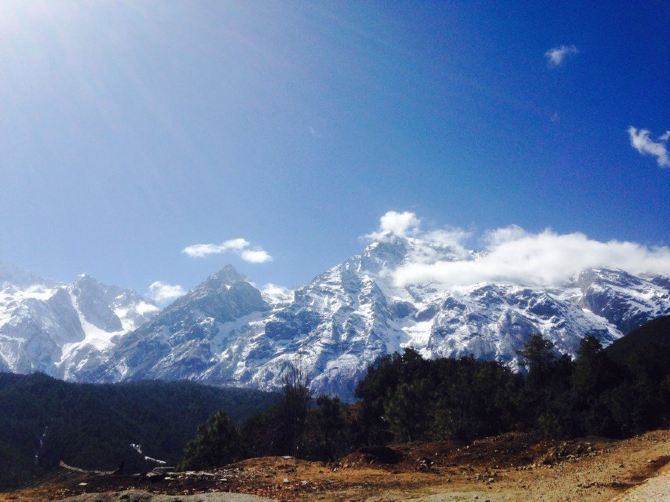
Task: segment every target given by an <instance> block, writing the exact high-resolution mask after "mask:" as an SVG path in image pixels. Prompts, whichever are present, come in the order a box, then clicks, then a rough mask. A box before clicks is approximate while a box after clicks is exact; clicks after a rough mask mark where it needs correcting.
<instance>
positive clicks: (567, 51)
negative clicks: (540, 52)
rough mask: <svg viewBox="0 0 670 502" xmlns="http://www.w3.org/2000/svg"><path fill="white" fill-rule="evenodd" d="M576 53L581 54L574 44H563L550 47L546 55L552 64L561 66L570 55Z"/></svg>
mask: <svg viewBox="0 0 670 502" xmlns="http://www.w3.org/2000/svg"><path fill="white" fill-rule="evenodd" d="M575 54H579V51H578V50H577V47H575V46H574V45H561V46H560V47H554V48H552V49H549V50H548V51H547V52H545V53H544V57H546V58H547V61H548V62H549V65H550V66H560V65H562V64H563V62H564V61H565V59H566V58H567V57H568V56H571V55H575Z"/></svg>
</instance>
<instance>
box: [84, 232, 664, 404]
mask: <svg viewBox="0 0 670 502" xmlns="http://www.w3.org/2000/svg"><path fill="white" fill-rule="evenodd" d="M462 252H463V251H462V250H457V249H451V248H449V247H448V246H440V245H436V244H434V243H430V242H426V241H421V240H419V239H414V238H399V237H396V238H393V239H390V240H384V241H378V242H372V243H371V244H369V245H368V246H367V247H366V248H365V249H364V250H363V252H362V253H361V254H359V255H355V256H353V257H351V258H349V259H348V260H346V261H345V262H343V263H341V264H339V265H337V266H335V267H333V268H331V269H330V270H328V271H326V272H325V273H323V274H321V275H319V276H317V277H316V278H315V279H314V280H313V281H312V282H310V283H309V284H308V285H306V286H304V287H302V288H300V289H298V290H296V291H295V292H294V295H293V300H292V301H287V300H286V298H282V300H281V301H275V300H276V299H274V298H271V297H269V296H265V299H264V298H263V295H262V293H261V292H260V291H259V290H257V289H256V288H255V287H254V286H252V285H251V284H250V283H248V282H247V281H246V280H245V279H244V278H243V277H242V276H240V275H239V274H237V272H235V271H234V270H233V269H232V268H231V267H226V268H225V269H224V270H222V271H221V272H219V273H217V274H214V275H213V276H211V277H210V278H209V279H207V281H205V282H204V283H203V284H201V285H200V286H198V287H197V288H196V289H195V290H193V291H192V292H190V293H189V294H187V295H186V296H184V297H182V298H180V299H178V300H177V301H175V303H173V304H172V305H171V306H169V307H168V308H166V309H165V311H163V312H162V313H161V314H160V315H159V316H158V317H156V318H155V319H154V320H153V321H151V322H149V323H147V324H145V325H144V326H142V327H141V328H140V329H138V330H136V331H135V332H133V333H130V334H128V335H126V336H124V337H122V338H121V339H120V340H119V341H118V343H117V344H116V345H115V346H114V347H113V348H111V349H109V350H108V351H107V352H105V354H104V361H103V363H102V364H96V365H94V367H92V368H90V371H89V370H87V371H82V372H79V373H76V374H75V377H76V378H77V379H83V380H93V381H115V380H128V379H141V378H168V379H175V378H189V379H193V380H198V381H202V382H208V383H212V384H217V385H242V386H253V387H258V388H262V389H269V388H275V387H277V386H279V385H281V382H282V377H283V375H284V372H285V371H286V368H287V366H288V365H289V364H291V365H295V366H299V367H300V369H301V370H302V371H303V373H305V374H306V376H307V377H308V379H309V381H310V385H311V386H312V388H313V389H314V390H315V391H317V392H326V393H334V394H339V395H341V396H343V397H345V398H350V397H352V395H353V390H354V388H355V384H356V382H357V381H358V379H360V378H361V377H362V376H363V375H364V373H365V371H366V368H367V366H368V365H369V364H371V363H372V362H374V361H375V360H376V359H377V358H378V357H380V356H383V355H385V354H388V353H392V352H395V351H399V350H402V349H403V348H404V347H413V348H415V349H416V350H418V351H419V352H420V353H422V354H423V355H424V356H425V357H453V356H460V355H469V354H472V355H474V356H475V357H478V358H484V359H497V360H500V361H504V362H506V363H508V364H510V365H512V366H513V367H514V366H516V364H517V357H518V356H517V354H518V351H519V350H520V349H521V348H522V347H523V345H524V343H525V342H526V340H527V339H528V337H529V336H530V335H531V334H533V333H541V334H543V335H544V336H546V337H548V338H549V339H550V340H551V341H552V342H553V343H554V344H555V346H556V348H557V349H558V350H559V351H561V352H563V353H568V354H574V352H575V351H576V350H577V348H578V346H579V341H580V340H581V338H582V337H584V336H585V335H587V334H591V335H594V336H596V337H598V338H599V339H600V340H601V341H602V343H603V344H604V345H607V344H609V343H610V342H612V341H613V340H615V339H617V338H619V337H620V336H622V335H623V333H625V332H627V331H628V330H630V329H631V328H632V327H635V326H638V325H640V324H642V323H644V322H646V321H648V320H650V319H652V318H654V317H657V316H659V315H662V314H664V313H670V287H669V284H670V281H669V280H668V278H666V277H662V276H656V277H648V278H643V277H636V276H632V275H630V274H627V273H625V272H623V271H618V270H604V269H592V270H586V271H584V272H583V273H582V274H580V275H579V276H578V277H576V278H575V279H574V280H573V281H572V282H571V283H569V284H566V285H564V286H562V287H560V288H540V287H532V288H531V287H522V286H518V285H514V284H495V283H482V284H476V285H473V286H468V287H452V288H449V289H444V288H440V287H437V286H435V287H434V286H426V285H409V286H407V287H403V288H400V287H396V286H395V285H394V283H393V281H392V280H391V272H392V271H393V270H395V269H396V268H397V267H399V266H402V265H403V264H404V263H406V262H407V261H408V260H410V259H412V258H413V257H416V256H417V254H422V255H429V256H434V257H436V258H439V259H443V260H449V259H453V258H455V257H457V256H459V253H461V255H462Z"/></svg>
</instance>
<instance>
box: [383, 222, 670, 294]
mask: <svg viewBox="0 0 670 502" xmlns="http://www.w3.org/2000/svg"><path fill="white" fill-rule="evenodd" d="M485 242H486V243H487V244H486V246H485V248H484V249H483V250H481V251H480V252H477V253H470V254H468V255H464V258H463V259H455V260H440V261H436V262H433V263H425V262H420V261H416V262H411V263H408V264H406V265H403V266H401V267H399V268H398V269H396V270H395V271H394V272H393V279H394V281H395V282H396V284H398V285H399V286H406V285H409V284H422V283H424V284H425V283H434V284H438V285H439V284H441V285H443V286H446V287H449V286H467V285H472V284H477V283H480V282H486V281H493V282H505V283H513V284H520V285H527V286H557V285H561V284H565V283H566V282H568V281H569V280H570V279H571V278H573V277H574V276H575V275H576V274H578V273H579V272H581V271H582V270H584V269H587V268H598V267H604V268H617V269H622V270H625V271H627V272H630V273H633V274H644V273H657V274H670V248H668V247H656V248H650V247H647V246H643V245H641V244H637V243H635V242H625V241H616V240H612V241H607V242H602V241H598V240H594V239H590V238H589V237H587V236H586V235H584V234H582V233H570V234H558V233H556V232H553V231H552V230H545V231H543V232H540V233H535V234H534V233H529V232H526V231H525V230H523V229H522V228H520V227H517V226H511V227H505V228H499V229H496V230H492V231H490V232H487V233H486V234H485Z"/></svg>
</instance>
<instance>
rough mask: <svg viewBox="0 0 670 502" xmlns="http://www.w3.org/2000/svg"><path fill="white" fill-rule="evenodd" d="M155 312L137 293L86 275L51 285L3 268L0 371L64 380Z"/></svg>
mask: <svg viewBox="0 0 670 502" xmlns="http://www.w3.org/2000/svg"><path fill="white" fill-rule="evenodd" d="M157 312H158V307H156V306H155V305H153V304H151V303H149V302H147V301H145V300H144V299H143V298H141V297H140V296H139V295H138V294H137V293H134V292H132V291H129V290H123V289H121V288H117V287H114V286H106V285H103V284H100V283H99V282H97V281H95V280H94V279H92V278H91V277H89V276H87V275H81V276H79V277H78V278H77V279H76V280H75V281H74V282H73V283H71V284H56V283H53V282H50V281H46V280H43V279H40V278H39V277H36V276H33V275H31V274H29V273H26V272H23V271H20V270H19V269H17V268H15V267H10V266H8V265H2V266H0V370H4V371H12V372H17V373H27V372H32V371H43V372H45V373H48V374H51V375H54V376H60V377H66V378H67V377H68V376H69V375H70V373H71V372H72V371H73V370H74V369H76V367H77V365H81V364H82V361H83V360H84V359H85V360H86V361H87V362H88V364H93V363H94V361H93V359H95V358H99V356H100V353H101V351H103V350H105V349H107V348H109V347H110V346H111V345H112V343H113V340H114V337H115V336H119V335H123V334H125V333H127V332H128V331H131V330H134V329H135V328H136V327H139V326H140V325H141V324H143V323H144V322H146V321H147V320H149V319H150V318H151V317H153V316H154V315H155V314H156V313H157ZM92 358H93V359H92Z"/></svg>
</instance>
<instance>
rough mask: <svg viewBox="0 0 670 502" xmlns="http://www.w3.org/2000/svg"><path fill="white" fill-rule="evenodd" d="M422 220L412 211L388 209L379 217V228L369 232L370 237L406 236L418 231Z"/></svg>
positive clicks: (377, 238)
mask: <svg viewBox="0 0 670 502" xmlns="http://www.w3.org/2000/svg"><path fill="white" fill-rule="evenodd" d="M420 224H421V220H419V219H418V218H417V217H416V214H414V213H412V212H410V211H403V212H402V213H399V212H397V211H388V212H386V213H385V214H384V215H383V216H382V217H381V218H380V219H379V229H377V231H375V232H372V233H371V234H368V235H367V236H366V237H368V238H370V239H376V240H381V239H384V238H387V237H391V236H394V235H395V236H398V237H405V236H407V235H409V234H412V233H414V232H416V231H417V230H418V228H419V225H420Z"/></svg>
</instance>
